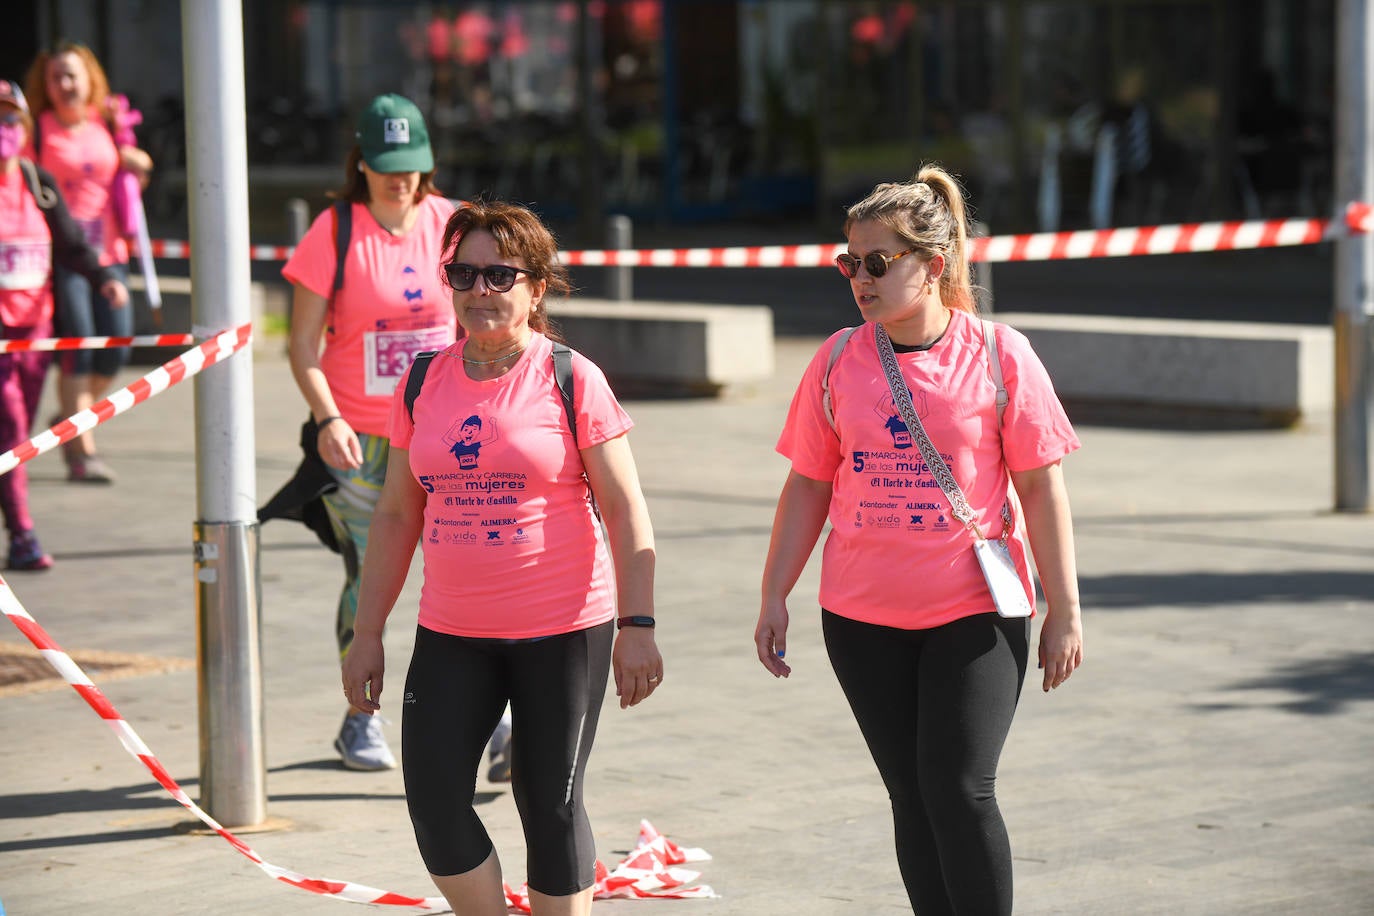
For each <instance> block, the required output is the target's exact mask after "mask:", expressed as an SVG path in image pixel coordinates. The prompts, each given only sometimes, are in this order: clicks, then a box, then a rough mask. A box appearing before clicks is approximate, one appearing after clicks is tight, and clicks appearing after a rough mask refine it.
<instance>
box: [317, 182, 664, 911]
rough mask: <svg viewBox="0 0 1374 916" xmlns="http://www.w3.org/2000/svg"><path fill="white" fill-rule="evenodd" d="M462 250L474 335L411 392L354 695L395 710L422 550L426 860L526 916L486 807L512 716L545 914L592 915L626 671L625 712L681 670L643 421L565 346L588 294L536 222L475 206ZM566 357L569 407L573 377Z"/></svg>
mask: <svg viewBox="0 0 1374 916" xmlns="http://www.w3.org/2000/svg"><path fill="white" fill-rule="evenodd" d="M444 252H445V262H446V263H445V264H444V269H445V274H446V276H447V278H448V282H449V284H450V285H451V286H452V288H453V303H454V306H455V308H456V310H457V313H458V320H459V323H461V324H462V326H463V329H464V330H465V331H466V336H465V338H464V339H463V340H461V341H459V342H458V343H455V344H453V345H452V346H450V347H448V348H446V349H444V350H442V351H440V352H439V353H437V354H435V355H434V356H433V357H432V359H431V360H430V361H429V362H428V364H427V365H428V368H427V370H426V372H425V375H424V376H423V385H422V387H421V388H420V389H419V391H418V394H417V395H416V396H415V397H414V400H413V403H409V404H408V403H407V392H406V388H407V387H408V386H400V387H398V390H397V393H396V397H395V399H394V402H393V405H392V411H391V442H392V448H391V460H390V465H389V467H388V468H387V475H386V486H385V487H384V488H383V490H382V498H381V501H380V502H379V503H378V505H377V511H376V515H375V517H374V521H373V523H372V529H373V535H372V546H371V548H370V549H369V550H368V553H367V560H366V562H365V564H364V567H363V581H362V594H361V596H360V599H359V603H358V618H357V621H356V623H355V635H354V638H353V646H352V648H351V649H349V652H348V657H347V658H346V659H345V660H344V669H343V685H344V694H345V695H346V696H347V697H348V700H349V702H350V703H353V704H355V705H357V706H360V707H362V708H364V709H366V710H368V711H370V712H375V711H377V710H378V709H380V708H381V707H380V703H379V700H380V698H381V694H382V678H383V673H384V659H383V652H382V627H383V625H384V623H385V622H386V619H387V616H388V615H389V614H390V613H391V610H392V608H393V606H394V605H395V603H396V598H397V596H398V595H399V594H400V592H401V588H402V586H403V585H404V583H405V579H406V573H407V571H408V569H409V567H410V558H411V555H412V554H413V553H414V551H415V544H416V542H417V541H418V542H420V544H421V546H422V549H423V552H424V561H425V562H424V586H423V588H422V590H421V592H420V613H419V621H418V626H417V628H416V635H415V651H414V655H413V656H412V658H411V663H410V671H409V673H408V675H407V677H406V684H405V691H404V699H403V700H402V703H401V709H402V714H403V716H404V718H403V721H402V725H401V729H402V739H401V740H402V747H403V748H404V754H403V756H402V767H403V769H404V771H405V783H406V801H407V804H408V805H409V807H410V817H411V821H412V822H413V824H414V827H415V836H416V840H417V842H418V844H419V847H420V854H421V857H422V858H423V859H424V862H425V866H426V868H428V870H429V872H430V875H431V877H432V878H433V880H434V883H435V885H436V886H437V887H438V888H439V890H440V891H441V892H442V893H443V895H444V897H445V898H446V899H447V900H448V902H449V903H450V904H451V905H452V906H453V907H454V910H455V911H456V912H463V913H474V914H476V913H482V914H486V913H493V914H495V913H504V912H506V903H505V900H506V898H505V895H504V893H503V890H502V879H501V865H500V862H499V861H498V859H497V856H496V850H495V848H494V847H493V845H492V842H491V839H490V838H489V837H488V835H487V833H486V830H485V829H484V828H483V826H482V823H481V820H480V819H479V818H478V816H477V813H476V811H474V810H473V799H474V790H475V786H476V776H477V766H478V763H479V762H480V760H481V756H482V746H483V744H484V743H485V742H486V739H487V736H488V735H489V734H490V733H491V730H492V728H493V726H495V725H496V722H497V720H498V719H499V718H500V716H501V711H502V709H503V708H504V707H505V706H506V704H507V703H509V704H510V709H511V713H512V718H513V731H514V733H515V734H516V735H517V739H516V742H515V744H514V750H513V755H514V759H513V767H512V774H511V779H512V786H513V789H514V793H515V800H516V804H517V807H518V808H519V810H520V818H521V822H522V824H523V826H524V832H525V842H526V847H527V867H526V874H527V881H528V884H529V891H530V903H531V906H532V908H533V911H534V913H535V914H549V913H585V912H587V911H588V910H589V909H590V907H591V895H592V891H593V884H594V881H595V864H596V850H595V845H594V842H593V837H592V830H591V825H590V824H589V823H588V821H587V815H586V812H585V811H584V810H583V805H582V791H583V783H584V781H585V771H586V765H587V758H588V755H589V754H590V752H591V746H592V740H593V738H594V736H595V734H596V725H597V717H598V714H599V712H600V709H601V703H602V697H603V694H604V693H605V689H606V682H607V675H608V673H609V672H610V670H611V669H613V670H614V673H615V685H616V693H617V695H619V697H620V706H621V708H622V709H623V708H625V707H627V706H633V705H635V704H637V703H639V702H640V701H641V700H643V699H645V698H646V697H648V696H649V695H650V694H652V693H653V692H654V690H655V689H656V688H657V687H658V686H659V684H660V683H661V682H662V678H663V660H662V658H661V657H660V656H659V652H658V649H657V648H656V646H655V643H654V631H653V624H654V598H653V582H654V539H653V529H652V527H651V525H650V523H649V513H648V509H647V507H646V505H645V502H644V496H643V494H642V493H641V491H640V488H639V480H638V476H637V473H636V471H635V465H634V458H633V456H632V454H631V452H630V446H629V443H628V441H627V439H626V433H627V431H628V430H629V428H630V425H631V424H630V419H629V417H628V416H627V415H626V414H625V411H624V410H622V409H621V408H620V405H619V404H618V403H617V402H616V399H615V396H614V395H613V394H612V393H611V390H610V388H609V386H608V385H607V384H606V380H605V377H604V376H603V375H602V374H601V372H600V371H599V370H598V369H597V368H596V366H594V365H593V364H592V363H590V362H589V361H587V360H586V359H585V358H583V357H582V356H581V354H578V353H575V352H571V353H565V352H564V351H562V350H561V349H560V350H559V351H557V352H556V351H555V344H554V341H553V339H552V338H551V337H550V335H551V333H552V331H551V329H550V326H549V321H548V306H547V304H546V301H545V297H546V296H547V295H548V294H549V293H555V294H566V292H567V291H568V282H567V275H566V272H565V270H564V268H563V267H562V266H561V265H560V264H559V263H558V259H557V246H556V245H555V243H554V240H553V237H552V236H551V235H550V234H549V232H548V230H547V229H545V228H544V226H543V225H542V224H541V223H540V222H539V218H538V217H536V216H535V215H534V214H533V213H531V212H530V211H529V210H527V209H525V208H524V207H518V206H514V205H511V204H504V203H494V202H493V203H488V202H477V203H474V204H472V205H470V206H467V207H464V208H462V209H460V210H458V211H457V212H456V213H455V214H454V215H453V217H452V218H451V219H450V220H449V224H448V229H447V231H446V233H445V237H444ZM565 355H566V356H568V358H569V359H570V362H569V364H568V368H569V369H570V372H571V376H572V385H571V392H569V394H570V396H571V401H572V404H571V405H565V403H564V400H563V392H564V390H565V389H564V387H563V384H562V383H560V381H559V376H560V371H559V370H558V369H556V368H555V367H556V365H558V363H557V362H556V360H558V359H561V358H563V357H564V356H565ZM418 365H425V364H417V366H418ZM412 371H415V370H412ZM573 427H575V428H576V433H575V435H574V432H573ZM593 496H594V497H595V501H594V502H593V499H592V497H593ZM596 506H599V507H600V514H601V517H602V518H603V519H604V521H605V526H606V528H605V535H606V536H605V540H604V541H603V538H602V535H601V530H600V526H599V525H598V524H597V515H596V508H595V507H596ZM607 542H609V553H608V550H607V547H608V544H607ZM617 626H618V627H619V628H620V629H619V634H618V635H617V634H616V633H615V629H614V628H615V627H617ZM612 637H614V648H612Z"/></svg>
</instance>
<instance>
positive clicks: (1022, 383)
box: [777, 311, 1079, 629]
mask: <svg viewBox="0 0 1374 916" xmlns="http://www.w3.org/2000/svg"><path fill="white" fill-rule="evenodd" d="M833 340H834V338H833V337H832V338H831V340H829V341H827V342H826V343H825V344H823V345H822V346H821V348H820V350H819V351H818V352H817V353H816V355H815V357H813V358H812V360H811V363H810V365H808V366H807V369H806V373H805V374H804V375H803V376H802V380H801V384H800V385H798V387H797V392H796V394H795V395H794V396H793V399H792V405H791V408H790V409H789V411H788V415H787V421H786V424H785V425H784V427H783V431H782V435H781V436H780V437H779V439H778V444H777V450H778V451H779V452H780V453H781V454H783V455H784V456H786V457H787V458H788V459H790V460H791V462H792V468H793V470H795V471H796V472H797V473H799V474H801V475H803V476H805V477H809V478H811V479H813V480H825V481H830V482H831V484H832V487H833V490H832V493H831V500H830V513H829V519H830V524H831V532H830V534H829V536H828V537H827V538H826V542H825V548H824V559H823V562H822V565H821V589H820V603H821V606H822V607H825V608H826V609H828V610H830V611H833V612H834V613H836V614H840V615H842V616H845V617H850V618H852V619H855V620H862V621H864V622H867V623H875V624H879V625H881V626H890V627H899V628H902V629H924V628H928V627H934V626H939V625H941V624H944V623H948V622H950V621H951V620H957V619H958V618H960V617H966V616H969V615H971V614H982V613H989V612H991V611H993V606H992V598H991V596H990V595H989V594H988V590H987V584H986V582H985V581H984V579H983V575H982V571H981V569H980V568H979V566H978V561H977V558H976V557H975V556H974V555H973V549H972V544H973V538H972V537H971V535H970V534H969V533H968V532H967V531H965V530H964V528H963V526H962V525H961V524H960V523H959V522H958V520H956V519H955V518H954V517H953V515H951V513H950V508H949V502H948V501H947V500H946V498H945V495H944V493H943V491H941V489H940V485H939V483H938V482H937V481H936V480H935V477H934V475H933V474H932V473H931V471H930V468H928V467H927V466H926V463H925V462H924V461H923V460H922V458H921V455H920V451H919V449H917V447H916V443H915V440H914V437H913V436H912V434H911V431H910V430H908V429H907V428H906V424H905V423H904V422H902V420H901V418H900V417H899V416H898V415H897V410H896V407H895V406H894V405H893V403H892V393H891V391H890V390H889V388H888V384H887V378H886V376H885V375H884V373H883V369H882V365H881V363H880V362H879V360H878V353H877V346H876V343H875V342H874V338H873V328H872V326H871V325H865V326H864V327H861V328H859V329H858V330H857V331H855V332H854V335H853V336H852V337H851V338H850V339H849V342H848V344H847V345H846V346H845V348H844V350H843V352H842V353H841V354H840V357H839V359H837V360H836V361H835V364H834V366H833V367H832V368H831V371H830V392H831V402H832V406H833V410H834V415H835V423H836V427H837V428H838V430H839V433H838V435H837V434H836V432H835V431H834V430H832V429H831V428H830V424H829V422H828V421H827V420H826V416H825V411H824V408H823V407H822V405H821V377H822V376H823V375H824V374H825V369H826V364H827V361H828V359H829V356H830V350H831V343H832V341H833ZM997 345H998V351H999V353H1000V362H1001V364H1002V373H1003V378H1004V383H1005V385H1006V387H1007V393H1008V396H1009V398H1010V402H1009V403H1008V405H1007V409H1006V413H1005V415H1004V417H1003V421H1002V425H1001V428H1000V429H999V428H998V422H997V408H996V389H995V387H994V385H993V382H992V377H991V372H990V369H989V366H988V361H987V354H986V351H985V349H984V345H983V331H982V325H981V323H980V322H979V321H978V320H977V319H975V318H973V317H972V316H970V315H968V314H967V313H964V312H957V311H956V312H954V313H953V316H952V318H951V320H950V325H949V329H948V330H947V331H946V332H945V336H944V337H943V338H941V340H940V341H939V342H938V343H937V344H935V346H933V347H932V348H931V349H929V350H927V351H924V352H916V353H899V354H897V362H898V364H899V365H900V367H901V369H902V375H903V378H904V379H905V381H906V382H907V387H908V389H909V390H910V391H911V394H912V405H913V406H914V407H915V409H916V413H917V415H918V416H919V417H920V418H921V424H922V425H923V426H924V427H925V430H926V433H927V435H929V436H930V441H931V442H932V443H933V444H934V445H935V447H936V448H937V449H938V450H939V451H940V454H941V456H942V457H943V458H944V459H945V463H946V464H948V465H949V468H950V470H951V471H952V472H953V474H954V478H955V479H956V480H957V481H958V482H959V487H960V489H962V490H963V491H964V495H965V497H967V499H968V501H969V504H970V505H971V506H972V507H973V510H974V512H975V514H976V515H977V519H978V523H979V525H980V526H981V528H982V531H983V534H984V536H985V537H991V538H996V537H999V536H1000V535H1001V533H1002V521H1001V511H1002V506H1003V504H1004V503H1006V502H1008V501H1010V503H1011V507H1012V517H1013V522H1014V528H1013V530H1012V533H1011V537H1010V538H1009V543H1008V547H1009V548H1010V550H1011V555H1012V558H1013V560H1014V561H1015V562H1016V566H1017V569H1018V571H1019V572H1020V574H1021V580H1022V584H1023V585H1024V586H1025V589H1026V592H1027V595H1028V596H1033V595H1034V590H1033V588H1032V586H1031V577H1030V563H1029V560H1028V556H1027V547H1026V541H1025V530H1024V527H1023V524H1022V519H1021V513H1020V507H1019V505H1018V504H1017V502H1016V495H1015V490H1014V489H1013V488H1012V486H1011V480H1010V478H1009V477H1008V475H1007V469H1008V468H1010V469H1013V470H1029V469H1031V468H1037V467H1043V466H1045V465H1047V464H1051V463H1052V462H1055V461H1058V460H1059V459H1061V458H1063V457H1064V456H1065V455H1067V454H1069V453H1070V452H1072V451H1074V450H1075V449H1077V448H1078V446H1079V442H1078V437H1077V436H1076V435H1075V434H1074V431H1073V428H1072V426H1071V425H1070V424H1069V421H1068V417H1067V416H1066V415H1065V414H1064V410H1063V407H1062V406H1061V405H1060V403H1059V399H1058V397H1057V396H1056V395H1055V393H1054V387H1053V385H1052V384H1051V383H1050V379H1049V375H1048V374H1047V373H1046V372H1045V368H1044V366H1043V365H1042V364H1041V362H1040V360H1039V358H1038V357H1037V356H1036V355H1035V353H1034V351H1033V350H1032V349H1031V347H1030V344H1029V342H1028V341H1027V340H1026V338H1025V337H1024V336H1023V335H1022V334H1020V333H1019V332H1017V331H1015V330H1013V329H1011V328H1009V327H1006V326H1001V327H999V328H998V333H997Z"/></svg>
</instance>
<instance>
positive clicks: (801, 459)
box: [774, 332, 844, 481]
mask: <svg viewBox="0 0 1374 916" xmlns="http://www.w3.org/2000/svg"><path fill="white" fill-rule="evenodd" d="M840 333H842V332H840ZM834 342H835V336H834V335H832V336H831V337H830V339H829V340H827V341H826V342H825V343H824V344H823V345H822V346H821V348H820V350H818V351H817V352H816V355H815V356H813V357H812V358H811V363H810V364H809V365H808V366H807V367H806V371H805V372H804V373H802V379H801V383H800V384H798V385H797V390H796V392H795V393H794V394H793V395H792V406H791V407H789V408H788V410H787V420H786V421H785V422H784V423H783V427H782V434H781V435H779V436H778V442H777V445H776V446H774V448H776V449H777V451H778V453H779V454H781V455H782V456H783V457H785V458H787V459H788V460H790V461H791V462H792V470H794V471H796V472H797V473H798V474H801V475H802V476H803V477H809V478H811V479H812V480H826V481H833V480H834V479H835V472H836V470H838V469H839V466H840V461H841V459H842V458H843V455H842V454H841V452H840V437H839V435H838V434H837V433H836V432H835V430H834V429H832V428H831V426H830V420H829V419H827V418H826V415H825V406H824V404H823V403H822V399H821V381H822V376H824V374H825V371H826V364H827V363H828V362H829V361H830V350H831V348H832V347H833V346H834ZM840 358H841V359H843V358H844V354H843V353H842V354H841V355H840ZM836 362H837V363H838V362H839V360H836ZM831 377H832V378H833V377H834V369H833V367H832V368H831ZM832 397H833V393H832Z"/></svg>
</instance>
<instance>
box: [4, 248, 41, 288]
mask: <svg viewBox="0 0 1374 916" xmlns="http://www.w3.org/2000/svg"><path fill="white" fill-rule="evenodd" d="M51 269H52V244H51V243H49V242H19V241H14V242H0V289H13V290H25V291H27V290H34V289H42V288H43V287H44V285H46V284H47V282H48V274H49V272H50V271H51Z"/></svg>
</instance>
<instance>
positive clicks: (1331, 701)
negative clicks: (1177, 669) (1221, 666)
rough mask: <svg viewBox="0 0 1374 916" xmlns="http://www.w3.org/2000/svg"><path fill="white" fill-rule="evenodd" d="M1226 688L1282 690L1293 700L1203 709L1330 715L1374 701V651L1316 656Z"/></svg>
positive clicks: (1215, 705)
mask: <svg viewBox="0 0 1374 916" xmlns="http://www.w3.org/2000/svg"><path fill="white" fill-rule="evenodd" d="M1223 689H1225V690H1234V691H1242V690H1282V691H1285V692H1287V693H1291V694H1293V695H1294V697H1293V698H1292V699H1288V700H1283V701H1280V702H1277V703H1273V702H1254V703H1241V702H1236V703H1199V704H1196V705H1195V706H1194V707H1193V708H1195V709H1198V710H1201V711H1203V712H1225V711H1227V710H1232V709H1249V708H1253V707H1256V706H1274V707H1276V708H1278V709H1284V710H1287V711H1289V712H1295V713H1301V714H1302V715H1308V716H1329V715H1334V714H1336V713H1340V712H1343V711H1345V708H1346V707H1347V706H1349V705H1350V704H1351V703H1358V702H1361V701H1365V702H1367V701H1370V700H1374V652H1348V653H1346V654H1345V655H1342V656H1339V657H1336V658H1315V659H1308V660H1305V661H1295V662H1290V663H1289V664H1287V665H1284V666H1283V667H1282V668H1280V669H1279V670H1277V671H1275V672H1274V673H1273V674H1270V675H1266V676H1265V677H1257V678H1250V679H1248V680H1244V681H1237V682H1236V683H1235V684H1233V685H1231V686H1230V687H1226V688H1223Z"/></svg>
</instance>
